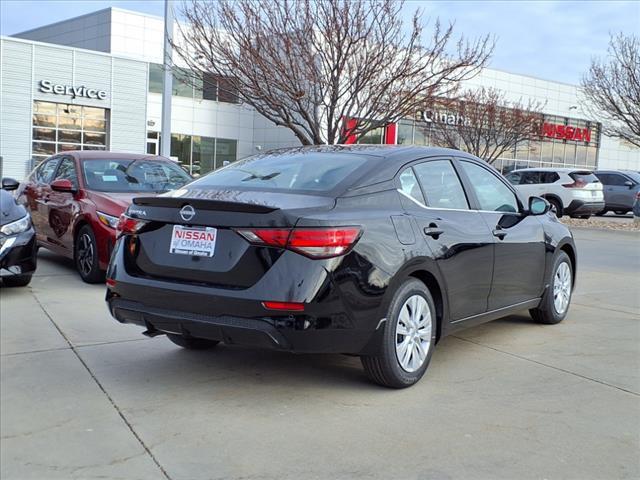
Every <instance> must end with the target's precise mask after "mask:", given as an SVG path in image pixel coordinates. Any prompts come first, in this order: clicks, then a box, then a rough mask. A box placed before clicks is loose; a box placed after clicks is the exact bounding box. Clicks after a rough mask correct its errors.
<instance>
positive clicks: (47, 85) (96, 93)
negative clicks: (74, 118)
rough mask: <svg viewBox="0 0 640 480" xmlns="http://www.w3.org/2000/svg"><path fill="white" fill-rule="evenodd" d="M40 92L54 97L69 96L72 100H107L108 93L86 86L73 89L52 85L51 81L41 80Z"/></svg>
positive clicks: (69, 86)
mask: <svg viewBox="0 0 640 480" xmlns="http://www.w3.org/2000/svg"><path fill="white" fill-rule="evenodd" d="M40 91H41V92H42V93H52V94H54V95H67V96H70V97H71V98H78V97H84V98H94V99H97V100H105V99H106V98H107V92H105V91H104V90H97V89H95V88H87V87H85V86H84V85H82V86H80V87H72V86H71V85H60V84H55V83H51V82H50V81H49V80H40Z"/></svg>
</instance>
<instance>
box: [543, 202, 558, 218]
mask: <svg viewBox="0 0 640 480" xmlns="http://www.w3.org/2000/svg"><path fill="white" fill-rule="evenodd" d="M546 200H547V202H549V204H550V205H551V210H552V211H553V212H554V213H555V214H556V217H558V218H562V204H561V203H560V202H559V201H558V200H556V199H555V198H547V199H546Z"/></svg>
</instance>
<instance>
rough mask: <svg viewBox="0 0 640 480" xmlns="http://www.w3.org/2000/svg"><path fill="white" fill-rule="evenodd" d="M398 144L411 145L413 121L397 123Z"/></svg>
mask: <svg viewBox="0 0 640 480" xmlns="http://www.w3.org/2000/svg"><path fill="white" fill-rule="evenodd" d="M397 143H398V145H411V144H412V143H413V122H400V123H398V142H397Z"/></svg>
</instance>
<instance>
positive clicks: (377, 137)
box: [358, 127, 384, 145]
mask: <svg viewBox="0 0 640 480" xmlns="http://www.w3.org/2000/svg"><path fill="white" fill-rule="evenodd" d="M383 134H384V129H383V128H382V127H378V128H375V129H373V130H371V131H370V132H367V133H366V134H365V135H363V136H362V137H360V138H359V139H358V143H363V144H367V145H380V144H381V143H382V136H383Z"/></svg>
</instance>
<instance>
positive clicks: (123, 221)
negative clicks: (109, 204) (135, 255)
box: [116, 213, 149, 238]
mask: <svg viewBox="0 0 640 480" xmlns="http://www.w3.org/2000/svg"><path fill="white" fill-rule="evenodd" d="M147 223H149V222H148V221H147V220H140V219H139V218H131V217H129V216H127V214H126V213H123V214H122V215H120V218H119V219H118V225H117V226H116V238H120V237H121V236H122V235H133V234H134V233H138V231H139V230H140V229H141V228H142V227H144V226H145V225H146V224H147Z"/></svg>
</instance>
